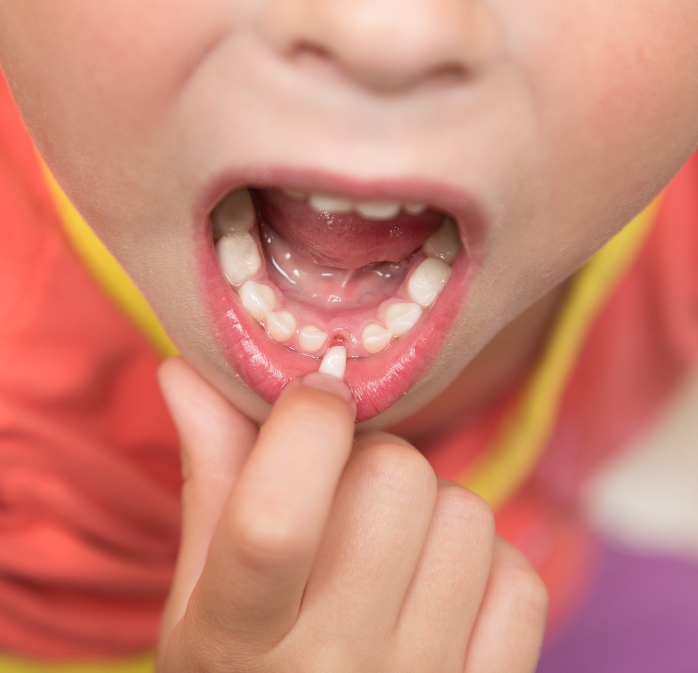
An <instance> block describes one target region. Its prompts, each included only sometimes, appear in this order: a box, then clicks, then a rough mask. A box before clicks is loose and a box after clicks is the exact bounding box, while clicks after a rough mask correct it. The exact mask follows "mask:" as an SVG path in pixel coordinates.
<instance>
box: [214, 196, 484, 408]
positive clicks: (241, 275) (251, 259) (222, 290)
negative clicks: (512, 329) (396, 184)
mask: <svg viewBox="0 0 698 673" xmlns="http://www.w3.org/2000/svg"><path fill="white" fill-rule="evenodd" d="M210 223H211V227H210V230H209V231H210V234H208V235H207V236H206V237H205V238H206V241H205V244H204V245H203V246H202V248H201V249H202V254H201V256H200V257H201V262H202V270H203V274H202V276H203V279H204V285H205V293H206V297H207V301H208V304H209V309H210V314H211V318H212V320H213V322H214V325H215V328H216V332H217V337H218V340H219V343H220V345H221V347H222V350H223V352H224V355H225V356H226V358H227V360H228V361H229V362H230V364H231V365H232V366H233V367H234V368H235V370H236V371H237V372H238V373H239V374H240V375H241V376H242V378H243V379H244V380H245V381H246V382H247V383H248V385H250V387H251V388H252V389H253V390H254V391H255V392H256V393H257V394H259V395H260V396H261V397H262V398H263V399H265V400H266V401H267V402H269V403H273V402H274V401H275V399H276V397H278V395H279V394H280V392H281V390H283V388H284V387H285V385H286V384H287V383H289V382H290V381H291V380H292V379H294V378H296V377H298V376H302V375H304V374H307V373H309V372H312V371H317V370H318V369H322V370H323V371H331V372H332V373H335V374H336V375H339V376H343V377H344V378H345V380H346V382H347V383H348V385H349V387H350V388H351V389H352V392H353V393H354V397H355V398H356V401H357V408H358V412H357V420H358V421H362V420H367V419H368V418H371V417H372V416H374V415H376V414H378V413H380V412H382V411H384V410H385V409H387V408H388V407H389V406H390V405H391V404H393V403H394V402H396V401H397V400H398V399H399V398H400V397H402V396H403V395H404V394H405V393H406V392H407V391H408V390H409V389H411V388H412V387H413V386H414V385H415V384H416V383H417V382H418V381H419V380H420V379H421V378H422V376H423V375H424V373H425V372H426V371H427V370H428V368H429V367H430V366H431V364H433V362H434V360H435V359H436V357H437V356H438V354H439V352H440V350H441V348H442V346H443V344H444V341H445V340H446V338H447V337H448V335H449V333H450V331H451V329H452V327H453V323H454V321H455V319H456V317H457V312H458V309H459V308H460V306H461V303H462V299H463V295H464V293H465V289H466V286H467V285H468V283H467V282H466V277H469V276H470V274H469V273H467V272H468V270H469V269H470V268H471V267H472V264H471V261H472V258H471V255H470V254H469V246H468V245H467V244H466V243H464V242H463V241H464V240H466V237H465V236H464V234H463V232H462V231H461V229H460V228H459V226H458V224H456V221H455V219H454V217H452V216H451V215H450V214H449V213H448V212H446V211H445V210H440V209H438V208H436V207H433V206H431V205H430V204H429V203H427V202H412V201H409V202H408V201H398V200H377V199H373V200H371V199H353V198H348V197H346V196H338V195H331V194H325V193H318V192H309V191H302V190H298V189H288V188H269V187H249V188H240V189H237V190H235V191H232V192H229V193H228V194H227V195H226V196H225V197H224V198H223V199H222V200H221V201H219V202H218V204H217V205H216V206H215V208H214V209H213V210H212V211H211V213H210Z"/></svg>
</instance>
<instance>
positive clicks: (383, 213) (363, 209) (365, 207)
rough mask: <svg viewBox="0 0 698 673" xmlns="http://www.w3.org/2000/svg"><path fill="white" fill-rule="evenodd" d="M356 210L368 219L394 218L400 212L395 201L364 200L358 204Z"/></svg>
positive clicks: (398, 205)
mask: <svg viewBox="0 0 698 673" xmlns="http://www.w3.org/2000/svg"><path fill="white" fill-rule="evenodd" d="M356 212H357V213H359V215H361V216H362V217H365V218H366V219H367V220H392V219H393V218H394V217H397V214H398V213H399V212H400V204H399V203H397V202H395V201H363V202H360V203H357V204H356Z"/></svg>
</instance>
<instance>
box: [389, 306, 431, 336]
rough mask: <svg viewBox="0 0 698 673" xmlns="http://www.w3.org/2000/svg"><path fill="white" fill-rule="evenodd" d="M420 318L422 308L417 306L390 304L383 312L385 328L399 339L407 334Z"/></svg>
mask: <svg viewBox="0 0 698 673" xmlns="http://www.w3.org/2000/svg"><path fill="white" fill-rule="evenodd" d="M421 317H422V307H421V306H419V305H418V304H410V303H408V302H400V303H397V304H390V306H388V308H387V309H386V311H385V326H386V327H387V328H388V329H389V330H390V331H391V332H392V333H393V334H394V335H395V336H396V337H400V336H402V335H403V334H406V333H407V332H409V331H410V330H411V329H412V328H413V327H414V326H415V325H416V324H417V321H418V320H419V319H420V318H421Z"/></svg>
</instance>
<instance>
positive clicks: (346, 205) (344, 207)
mask: <svg viewBox="0 0 698 673" xmlns="http://www.w3.org/2000/svg"><path fill="white" fill-rule="evenodd" d="M309 203H310V207H311V208H312V209H313V210H317V211H318V212H321V213H350V212H351V211H352V210H354V202H353V201H352V200H351V199H345V198H342V197H341V196H329V195H328V194H311V195H310V200H309Z"/></svg>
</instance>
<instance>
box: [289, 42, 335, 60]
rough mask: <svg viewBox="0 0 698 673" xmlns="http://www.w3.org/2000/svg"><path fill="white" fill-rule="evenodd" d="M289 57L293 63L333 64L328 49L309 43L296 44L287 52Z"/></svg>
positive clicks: (332, 58) (332, 57)
mask: <svg viewBox="0 0 698 673" xmlns="http://www.w3.org/2000/svg"><path fill="white" fill-rule="evenodd" d="M289 57H290V58H291V59H293V60H295V61H301V62H306V63H320V64H334V62H335V58H334V56H333V55H332V52H330V51H329V49H325V48H324V47H322V46H320V45H317V44H312V43H311V42H297V43H296V44H294V45H293V46H292V47H291V49H290V50H289Z"/></svg>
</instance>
